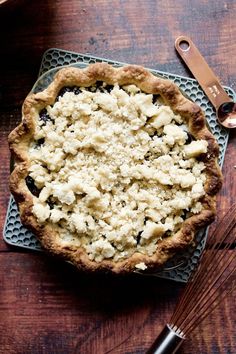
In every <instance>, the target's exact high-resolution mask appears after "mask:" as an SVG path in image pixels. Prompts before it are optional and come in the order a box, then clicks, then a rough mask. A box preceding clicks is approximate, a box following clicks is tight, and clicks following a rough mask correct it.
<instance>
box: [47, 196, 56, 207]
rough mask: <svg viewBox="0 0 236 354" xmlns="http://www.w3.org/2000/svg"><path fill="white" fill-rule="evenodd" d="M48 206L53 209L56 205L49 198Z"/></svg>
mask: <svg viewBox="0 0 236 354" xmlns="http://www.w3.org/2000/svg"><path fill="white" fill-rule="evenodd" d="M47 204H48V206H49V208H50V209H53V207H54V205H55V202H54V201H53V199H52V197H49V198H48V199H47Z"/></svg>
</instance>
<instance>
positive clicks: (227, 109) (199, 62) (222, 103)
mask: <svg viewBox="0 0 236 354" xmlns="http://www.w3.org/2000/svg"><path fill="white" fill-rule="evenodd" d="M175 48H176V50H177V52H178V53H179V55H180V56H181V58H182V59H183V60H184V62H185V64H186V65H187V67H188V68H189V69H190V71H191V72H192V74H193V76H194V77H195V78H196V79H197V81H198V82H199V84H200V86H201V88H202V89H203V91H204V92H205V94H206V95H207V97H208V98H209V100H210V101H211V103H212V104H213V106H214V107H215V109H216V116H217V118H218V121H219V122H220V124H222V125H223V126H224V127H226V128H236V104H235V103H234V102H233V100H232V99H231V98H230V97H229V96H228V95H227V93H226V92H225V90H224V89H223V87H222V86H221V84H220V82H219V80H218V79H217V77H216V76H215V74H214V73H213V71H212V70H211V68H210V67H209V65H208V64H207V62H206V61H205V59H204V58H203V56H202V55H201V53H200V52H199V50H198V49H197V47H196V46H195V45H194V43H193V42H192V40H191V39H190V38H189V37H187V36H180V37H178V38H177V39H176V41H175Z"/></svg>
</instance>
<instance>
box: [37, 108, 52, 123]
mask: <svg viewBox="0 0 236 354" xmlns="http://www.w3.org/2000/svg"><path fill="white" fill-rule="evenodd" d="M39 119H40V120H42V121H43V122H44V125H45V124H46V123H47V122H48V121H50V120H52V119H51V117H50V115H49V114H48V112H47V110H46V108H44V109H42V111H41V112H40V113H39Z"/></svg>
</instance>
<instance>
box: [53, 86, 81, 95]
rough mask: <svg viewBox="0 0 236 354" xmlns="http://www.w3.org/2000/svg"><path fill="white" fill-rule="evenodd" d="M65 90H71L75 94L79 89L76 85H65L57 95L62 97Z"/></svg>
mask: <svg viewBox="0 0 236 354" xmlns="http://www.w3.org/2000/svg"><path fill="white" fill-rule="evenodd" d="M66 92H73V93H74V94H75V95H78V94H79V93H80V92H81V90H80V89H79V87H78V86H65V87H62V89H61V90H60V92H59V94H58V96H57V97H62V96H63V95H64V94H65V93H66Z"/></svg>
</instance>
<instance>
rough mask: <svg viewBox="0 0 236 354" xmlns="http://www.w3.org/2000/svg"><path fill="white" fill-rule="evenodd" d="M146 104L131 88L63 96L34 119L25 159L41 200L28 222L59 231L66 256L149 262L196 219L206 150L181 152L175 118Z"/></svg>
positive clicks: (182, 140)
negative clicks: (72, 250)
mask: <svg viewBox="0 0 236 354" xmlns="http://www.w3.org/2000/svg"><path fill="white" fill-rule="evenodd" d="M153 101H154V96H153V95H152V94H146V93H143V92H141V91H140V89H139V88H138V87H136V86H135V85H128V86H123V87H119V86H118V85H115V86H114V87H113V88H112V89H111V91H110V92H108V90H107V89H106V85H105V84H103V86H102V87H100V88H96V87H92V88H88V89H87V88H80V89H79V93H78V92H77V93H75V92H74V91H71V92H65V93H64V94H63V95H62V96H59V98H58V100H57V101H56V102H55V103H54V105H53V106H48V107H46V113H45V112H44V119H42V118H40V114H39V116H38V120H37V122H36V127H35V134H34V141H33V142H32V145H31V148H30V153H29V157H30V168H29V171H30V172H29V176H30V177H31V178H32V179H33V180H34V183H35V186H36V187H37V188H38V189H39V190H40V193H39V196H38V197H36V196H34V199H33V203H34V206H33V213H34V215H35V216H36V217H37V220H38V222H39V223H44V222H50V223H52V224H54V225H55V226H56V227H58V228H59V229H60V237H61V240H62V243H63V245H64V246H66V245H76V246H82V247H84V249H85V250H86V252H87V254H88V255H89V258H90V259H91V260H94V261H96V262H100V261H102V260H103V259H113V260H114V261H118V260H121V259H125V258H127V257H129V256H131V255H132V254H133V253H135V252H139V253H143V254H145V255H149V256H151V255H153V253H154V252H155V250H156V248H157V247H158V243H159V242H160V241H161V240H162V239H163V238H164V237H171V235H173V234H175V233H176V232H177V231H178V230H179V229H180V227H181V224H182V222H183V221H184V219H185V218H186V217H188V216H190V215H192V214H197V213H199V212H200V211H201V210H202V205H201V201H200V200H201V197H202V196H203V195H204V194H205V192H204V182H205V180H206V177H205V174H204V164H203V163H202V162H200V161H198V160H197V157H198V156H199V155H200V154H202V153H206V152H207V142H206V141H204V140H197V141H196V140H194V141H192V142H190V143H188V129H187V127H186V125H185V124H184V123H185V122H184V121H183V119H182V117H180V116H179V115H176V114H174V112H173V111H172V110H171V109H170V107H168V106H165V105H164V104H163V102H162V101H161V99H157V100H156V101H155V102H154V103H153ZM45 117H46V118H45ZM39 141H40V144H39ZM145 267H146V265H145V264H144V263H139V264H137V265H136V268H138V269H145Z"/></svg>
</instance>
